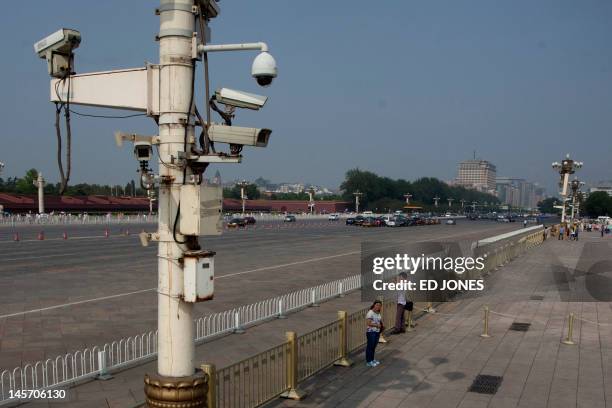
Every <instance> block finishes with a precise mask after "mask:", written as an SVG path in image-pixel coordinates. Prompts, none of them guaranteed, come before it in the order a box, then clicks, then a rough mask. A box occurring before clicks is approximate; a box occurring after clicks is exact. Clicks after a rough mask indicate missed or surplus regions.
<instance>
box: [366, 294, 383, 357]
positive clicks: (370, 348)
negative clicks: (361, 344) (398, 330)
mask: <svg viewBox="0 0 612 408" xmlns="http://www.w3.org/2000/svg"><path fill="white" fill-rule="evenodd" d="M381 308H382V303H381V301H380V300H375V301H374V303H373V304H372V306H370V310H368V313H367V314H366V324H367V329H366V340H367V344H366V366H368V367H376V366H377V365H379V364H380V361H378V360H374V352H375V351H376V346H377V345H378V340H379V339H380V331H381V329H382V317H381V316H380V309H381Z"/></svg>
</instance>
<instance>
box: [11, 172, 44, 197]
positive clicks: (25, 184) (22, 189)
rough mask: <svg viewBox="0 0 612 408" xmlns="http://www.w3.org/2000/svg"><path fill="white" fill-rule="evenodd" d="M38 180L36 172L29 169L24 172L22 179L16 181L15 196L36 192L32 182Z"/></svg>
mask: <svg viewBox="0 0 612 408" xmlns="http://www.w3.org/2000/svg"><path fill="white" fill-rule="evenodd" d="M37 178H38V171H37V170H36V169H30V170H28V171H27V172H26V174H25V176H24V177H23V178H20V179H19V180H17V183H16V185H15V192H16V193H17V194H35V193H36V191H37V190H38V189H37V187H36V186H35V185H34V181H35V180H36V179H37Z"/></svg>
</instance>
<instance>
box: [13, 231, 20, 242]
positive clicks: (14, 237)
mask: <svg viewBox="0 0 612 408" xmlns="http://www.w3.org/2000/svg"><path fill="white" fill-rule="evenodd" d="M13 241H19V233H18V232H16V233H14V234H13Z"/></svg>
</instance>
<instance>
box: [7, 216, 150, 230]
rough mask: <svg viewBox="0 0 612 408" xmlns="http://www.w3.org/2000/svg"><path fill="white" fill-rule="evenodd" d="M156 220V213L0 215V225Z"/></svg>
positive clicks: (146, 221)
mask: <svg viewBox="0 0 612 408" xmlns="http://www.w3.org/2000/svg"><path fill="white" fill-rule="evenodd" d="M153 222H157V215H156V214H153V215H150V214H130V215H121V214H114V215H98V214H76V215H75V214H43V215H38V214H12V215H4V216H0V226H10V227H17V226H23V225H108V224H140V223H153Z"/></svg>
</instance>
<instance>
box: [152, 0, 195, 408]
mask: <svg viewBox="0 0 612 408" xmlns="http://www.w3.org/2000/svg"><path fill="white" fill-rule="evenodd" d="M160 3H161V5H160V7H159V9H158V12H159V16H160V25H159V34H158V38H159V64H160V78H159V111H160V115H159V118H158V125H159V138H160V143H159V160H158V165H159V175H160V183H159V197H158V200H159V201H158V230H157V231H158V236H159V245H158V251H157V257H158V279H157V281H158V287H157V293H158V296H157V299H158V302H157V329H158V340H157V342H158V359H157V375H145V394H146V396H147V404H148V406H150V407H159V406H164V407H183V406H186V405H184V401H200V402H201V403H202V404H203V403H204V399H205V398H206V377H205V375H204V374H203V373H198V374H196V372H195V342H194V331H195V328H194V322H193V303H187V302H184V301H183V284H184V276H183V275H184V272H183V264H182V261H181V260H182V259H183V252H184V251H185V250H187V249H188V248H187V247H186V246H185V245H184V243H185V242H186V241H187V239H186V238H187V237H185V236H183V235H182V234H180V232H179V231H178V230H175V229H174V226H175V225H176V224H177V223H176V222H175V220H176V219H177V217H178V216H179V208H180V188H181V186H182V185H183V184H184V183H186V182H190V181H191V177H192V171H191V169H190V168H189V166H185V167H184V168H181V167H178V166H167V165H166V164H164V163H172V162H175V161H176V158H177V157H178V156H179V152H191V148H192V146H193V142H194V140H195V137H194V124H193V121H192V120H191V118H192V115H191V109H192V107H191V104H192V103H193V95H192V94H193V89H192V81H193V75H194V63H193V60H192V38H193V33H194V32H195V14H194V12H193V6H194V0H161V2H160ZM173 158H174V160H173ZM189 241H190V244H191V245H192V246H193V245H195V244H197V237H189ZM185 388H189V389H188V390H185ZM193 406H196V405H193ZM197 406H199V405H197Z"/></svg>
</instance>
